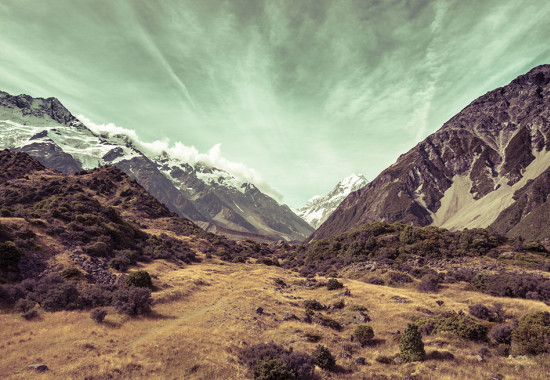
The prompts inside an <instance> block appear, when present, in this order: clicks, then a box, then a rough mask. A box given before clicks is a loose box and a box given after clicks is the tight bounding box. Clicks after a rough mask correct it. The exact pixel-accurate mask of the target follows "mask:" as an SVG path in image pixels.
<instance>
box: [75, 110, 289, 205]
mask: <svg viewBox="0 0 550 380" xmlns="http://www.w3.org/2000/svg"><path fill="white" fill-rule="evenodd" d="M78 119H79V120H80V121H82V123H84V125H86V127H88V128H89V129H90V130H91V131H92V132H94V133H96V134H102V135H107V136H109V137H111V138H121V139H123V140H125V141H129V142H131V143H132V144H133V145H134V146H135V147H136V148H137V149H139V150H140V151H141V152H142V153H143V154H145V155H146V156H148V157H149V158H155V157H159V156H161V155H163V154H164V153H166V154H167V155H168V156H170V157H172V158H175V159H178V160H180V161H182V162H185V163H188V164H190V165H193V166H194V165H196V164H197V163H202V164H205V165H206V166H209V167H215V168H218V169H221V170H224V171H226V172H228V173H229V174H231V175H232V176H234V177H235V178H237V179H238V180H240V181H242V182H250V183H252V184H254V185H255V186H256V187H257V188H258V189H260V191H262V192H264V193H265V194H267V195H269V196H271V197H273V198H274V199H276V200H277V201H278V202H281V201H282V199H283V197H282V195H281V193H279V192H278V191H277V190H276V189H275V188H273V187H272V186H271V185H270V184H269V183H267V181H266V180H265V179H264V178H263V177H262V175H261V174H260V173H259V172H258V171H257V170H255V169H253V168H250V167H248V166H246V165H245V164H244V163H242V162H234V161H231V160H229V159H227V158H225V157H224V156H223V155H222V149H221V146H222V144H221V143H218V144H215V145H214V146H212V148H210V149H209V150H208V151H207V152H206V153H201V152H199V150H198V149H197V148H195V147H194V146H188V145H185V144H184V143H182V142H180V141H176V142H174V143H172V142H171V141H170V140H169V139H168V138H164V139H162V140H155V141H153V142H147V141H143V140H141V139H140V138H139V136H138V135H137V133H136V131H134V130H131V129H127V128H123V127H119V126H117V125H115V124H113V123H107V124H96V123H94V122H92V121H91V120H90V119H88V118H87V117H86V116H84V115H78Z"/></svg>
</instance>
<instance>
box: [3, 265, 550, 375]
mask: <svg viewBox="0 0 550 380" xmlns="http://www.w3.org/2000/svg"><path fill="white" fill-rule="evenodd" d="M144 269H146V270H148V271H149V272H150V273H151V274H152V275H153V278H154V284H155V286H156V287H157V288H158V289H159V290H158V291H156V292H155V293H154V298H155V301H156V302H155V306H154V312H153V313H152V314H151V315H148V316H143V317H138V318H134V319H132V318H128V317H126V316H122V315H119V314H116V313H115V312H114V310H111V309H109V313H110V314H109V315H107V318H106V319H105V322H104V323H103V324H96V323H95V322H94V321H92V320H91V319H90V317H89V312H84V311H74V312H57V313H41V314H40V317H39V318H38V319H36V320H34V321H29V322H28V321H25V320H23V319H22V318H20V317H19V316H17V315H15V314H12V313H4V314H0V326H1V329H0V358H1V359H0V361H1V365H0V378H2V379H31V378H40V379H84V378H86V379H111V378H115V379H117V378H132V379H244V378H248V377H249V374H248V371H247V368H245V367H244V366H243V365H242V364H241V363H240V361H239V353H240V352H241V350H242V349H243V348H245V347H247V346H250V345H253V344H256V343H260V342H269V341H274V342H275V343H277V344H281V345H283V346H285V347H293V348H294V349H295V350H298V351H304V352H306V353H311V352H312V351H313V350H314V349H315V346H316V344H317V343H312V342H309V341H308V339H307V338H306V335H307V334H310V335H312V334H313V335H318V336H320V338H321V340H320V342H319V343H321V344H323V345H325V346H327V347H328V348H329V349H330V350H331V352H332V353H333V354H334V355H335V356H336V357H337V364H338V365H339V367H340V369H339V371H338V372H336V373H333V374H330V376H331V378H333V379H363V378H364V377H366V378H370V377H372V376H374V375H382V374H383V375H386V376H388V377H390V376H392V375H393V376H397V377H398V378H401V377H404V376H411V375H414V376H416V377H417V378H420V379H457V378H459V379H486V378H491V377H493V378H497V377H495V376H497V375H500V376H503V378H506V379H516V378H517V379H519V378H523V379H546V378H547V373H548V371H549V370H550V358H548V356H541V357H538V358H521V359H517V358H516V359H511V358H510V359H509V358H501V357H498V356H496V355H492V356H490V357H485V359H484V361H483V362H479V361H478V360H477V359H476V358H475V355H477V354H478V351H479V349H480V348H481V347H483V346H484V344H483V343H479V344H478V343H473V342H469V341H466V340H462V339H459V338H456V337H453V336H442V335H437V336H430V337H425V338H424V342H425V345H426V351H427V353H428V356H430V354H431V353H432V352H433V351H434V350H438V351H449V352H451V353H452V354H453V355H454V357H455V359H454V360H427V361H426V362H423V363H408V364H401V365H396V364H381V363H378V362H377V361H376V360H375V358H376V357H377V356H380V355H387V356H392V355H395V354H396V353H397V352H398V351H399V348H398V347H399V343H398V341H397V339H396V338H395V337H396V334H395V330H401V331H402V330H403V329H404V328H405V327H406V325H407V323H408V322H410V320H411V318H414V317H419V316H424V315H426V314H425V312H426V311H425V310H424V309H428V310H431V311H433V312H436V311H439V310H446V311H449V310H455V311H459V310H465V311H467V308H468V305H472V304H475V303H479V302H481V303H484V304H492V303H494V302H501V303H502V304H503V305H504V308H505V309H506V310H507V311H508V313H510V314H512V315H516V316H518V317H519V316H520V315H522V314H525V313H528V312H534V311H540V310H547V309H548V307H547V306H546V305H544V304H543V303H542V302H536V301H528V300H519V299H503V298H495V297H490V296H487V295H483V294H480V293H474V292H466V291H464V290H462V289H461V287H462V286H461V285H459V284H456V285H450V286H448V287H447V288H445V289H443V290H442V291H441V292H439V293H437V294H431V293H420V292H417V291H416V290H414V289H412V288H394V287H387V286H376V285H370V284H365V283H363V282H360V281H355V280H343V282H344V284H345V286H346V287H347V288H348V289H349V290H350V292H351V296H348V297H338V296H337V294H338V293H339V292H340V291H341V289H340V290H334V291H328V290H327V289H326V288H325V287H321V288H317V289H313V288H307V287H304V286H301V285H296V284H299V280H300V278H299V277H298V276H297V275H296V274H295V273H293V272H290V271H285V270H283V269H280V268H277V267H268V266H264V265H252V264H227V263H221V262H219V261H217V260H206V261H204V262H203V263H201V264H197V265H191V266H187V267H185V268H179V267H177V266H175V265H174V264H171V263H168V262H165V261H156V262H153V263H151V264H149V265H147V266H145V267H144ZM276 278H280V279H282V280H283V281H284V282H285V283H286V284H288V286H287V287H280V286H277V285H276V284H275V282H274V279H276ZM393 296H399V297H403V298H407V299H408V300H410V301H412V302H411V303H395V302H393V301H392V300H391V298H392V297H393ZM342 298H343V299H344V301H345V303H346V306H347V307H345V308H344V309H341V310H334V311H326V312H324V313H325V314H326V315H329V316H330V317H331V318H334V319H336V320H337V321H338V322H340V323H341V324H342V325H343V326H344V328H343V329H342V330H341V331H336V330H331V329H329V328H326V327H322V326H319V325H316V324H307V323H304V322H302V321H282V317H283V315H284V314H285V312H291V313H293V314H295V315H296V316H297V317H298V318H300V319H303V317H304V316H305V313H304V308H303V307H302V303H303V301H304V300H306V299H317V300H318V301H320V302H321V303H324V304H327V305H330V304H333V303H334V302H336V301H338V300H339V299H342ZM436 300H442V301H444V304H443V306H441V307H440V306H438V305H437V304H436V303H435V301H436ZM352 304H356V305H362V306H364V307H366V308H367V310H368V311H367V313H368V315H369V316H370V317H371V318H372V322H370V323H369V324H370V325H371V326H372V327H373V329H374V332H375V338H376V341H375V342H376V344H375V345H373V346H369V347H365V348H361V347H360V346H359V345H358V344H357V343H356V342H350V339H349V337H350V335H351V334H352V332H353V330H354V329H355V327H356V324H354V323H353V319H354V316H355V314H356V312H355V311H352V310H350V308H349V306H350V305H352ZM259 306H261V307H263V309H264V314H262V315H258V314H257V313H256V308H257V307H259ZM348 353H351V354H350V355H351V357H349V355H348ZM356 357H364V358H366V361H367V365H358V364H355V360H354V358H356ZM35 363H40V364H46V365H47V366H48V367H49V371H47V372H45V373H43V374H37V373H35V372H33V371H32V370H29V369H27V366H28V365H29V364H35ZM317 374H318V376H319V378H328V374H327V373H324V372H323V371H322V370H320V369H317Z"/></svg>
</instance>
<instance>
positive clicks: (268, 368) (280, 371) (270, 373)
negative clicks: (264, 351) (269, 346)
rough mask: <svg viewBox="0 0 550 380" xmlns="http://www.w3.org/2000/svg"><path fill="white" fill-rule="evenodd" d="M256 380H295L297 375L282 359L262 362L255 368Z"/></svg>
mask: <svg viewBox="0 0 550 380" xmlns="http://www.w3.org/2000/svg"><path fill="white" fill-rule="evenodd" d="M254 379H255V380H279V379H280V380H294V379H296V375H295V374H294V373H293V372H292V371H291V370H290V369H289V368H288V367H287V365H286V364H285V362H283V361H282V360H280V359H265V360H260V361H258V362H257V363H256V365H255V366H254Z"/></svg>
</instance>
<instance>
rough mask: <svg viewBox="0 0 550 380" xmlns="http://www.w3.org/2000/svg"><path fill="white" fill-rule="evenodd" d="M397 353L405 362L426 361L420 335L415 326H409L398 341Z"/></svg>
mask: <svg viewBox="0 0 550 380" xmlns="http://www.w3.org/2000/svg"><path fill="white" fill-rule="evenodd" d="M399 351H400V355H401V359H403V360H404V361H406V362H418V361H423V360H426V351H424V343H423V342H422V335H420V331H418V327H417V326H416V325H415V324H412V323H411V324H409V325H408V326H407V328H406V329H405V331H403V335H402V336H401V339H400V344H399Z"/></svg>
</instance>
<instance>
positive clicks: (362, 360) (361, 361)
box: [355, 356, 367, 365]
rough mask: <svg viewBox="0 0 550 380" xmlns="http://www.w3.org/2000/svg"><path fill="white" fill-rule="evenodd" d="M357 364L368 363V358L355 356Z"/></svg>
mask: <svg viewBox="0 0 550 380" xmlns="http://www.w3.org/2000/svg"><path fill="white" fill-rule="evenodd" d="M355 364H359V365H365V364H367V360H366V359H365V358H364V357H362V356H359V357H357V358H355Z"/></svg>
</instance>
